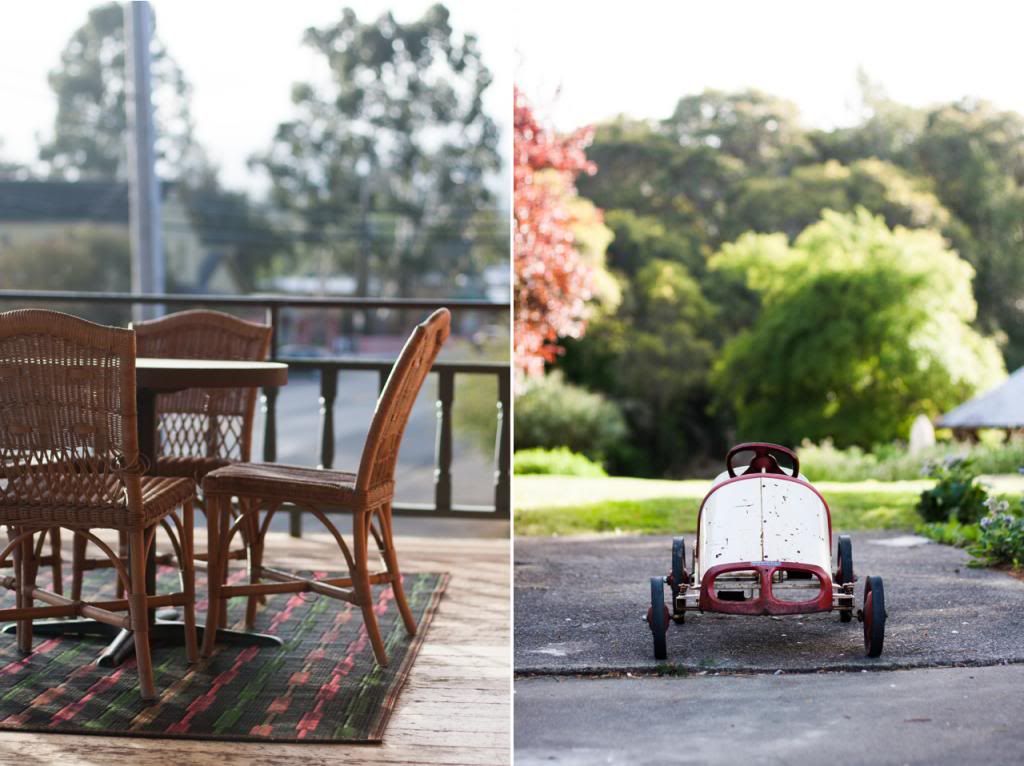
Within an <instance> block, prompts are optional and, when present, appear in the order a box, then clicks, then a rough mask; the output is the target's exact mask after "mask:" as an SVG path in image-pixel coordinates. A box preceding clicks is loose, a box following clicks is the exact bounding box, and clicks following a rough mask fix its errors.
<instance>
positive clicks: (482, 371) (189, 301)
mask: <svg viewBox="0 0 1024 766" xmlns="http://www.w3.org/2000/svg"><path fill="white" fill-rule="evenodd" d="M10 303H15V304H18V303H21V304H25V303H31V304H34V305H39V304H57V305H59V304H68V303H85V304H105V305H111V304H122V305H128V306H136V305H144V304H159V305H163V306H174V307H181V308H185V307H196V306H221V307H236V308H246V309H249V310H262V311H263V312H264V314H265V317H266V319H265V321H266V322H267V323H268V324H270V325H271V326H272V327H273V328H274V331H273V335H272V342H271V358H272V359H273V360H275V361H279V362H285V363H287V364H288V366H289V367H290V368H291V369H293V370H295V371H299V370H315V371H316V372H317V373H318V374H319V378H320V436H319V456H320V465H321V466H322V467H324V468H331V467H333V464H334V403H335V400H336V398H337V392H338V374H339V372H341V371H362V372H376V373H377V375H378V380H379V386H378V388H382V387H383V385H384V381H385V380H387V376H388V373H389V372H390V370H391V366H392V364H393V363H394V360H376V359H364V358H345V357H338V358H323V359H321V358H316V359H306V358H303V359H296V358H289V357H285V356H281V355H280V354H279V347H280V338H279V334H278V330H279V328H280V326H281V311H282V310H283V309H287V308H296V309H345V310H350V311H375V310H379V309H391V310H417V311H433V310H434V309H437V308H441V307H442V306H444V307H447V308H448V309H450V310H451V311H452V313H453V317H454V318H455V319H456V320H457V319H458V316H459V313H460V312H465V311H474V312H483V313H488V314H498V315H500V314H502V313H504V314H508V311H509V307H508V305H507V304H504V303H493V302H490V301H481V300H421V299H400V298H392V299H376V298H285V297H281V296H276V295H273V296H271V295H267V296H264V295H247V296H227V295H133V294H129V293H92V292H65V291H42V290H0V307H3V308H4V309H6V308H7V307H8V304H10ZM431 373H432V374H433V375H436V376H437V383H438V386H437V392H438V393H437V401H436V404H435V408H436V413H437V427H436V429H437V430H436V442H435V450H434V497H433V501H432V502H420V503H396V504H395V506H394V512H395V513H398V514H409V515H426V516H430V517H449V518H450V517H456V518H483V519H508V518H509V512H510V487H511V485H510V477H509V468H510V465H509V464H510V462H511V438H510V435H511V428H510V426H511V424H510V422H509V418H510V413H511V409H510V402H511V373H510V369H509V365H508V364H507V363H501V362H436V363H435V364H434V367H433V369H432V371H431ZM459 375H488V376H494V377H495V378H496V379H497V384H498V385H497V390H498V396H497V402H496V405H495V418H496V427H497V428H496V439H495V449H494V503H493V505H459V504H455V503H453V502H452V447H453V441H452V405H453V403H454V401H455V380H456V376H459ZM278 393H279V392H278V389H277V388H266V389H264V390H263V397H262V403H263V413H264V415H265V418H264V432H263V460H264V461H265V462H274V461H275V460H276V459H277V398H278ZM290 531H291V533H292V535H294V536H300V535H301V534H302V514H301V511H300V510H299V509H292V511H291V516H290Z"/></svg>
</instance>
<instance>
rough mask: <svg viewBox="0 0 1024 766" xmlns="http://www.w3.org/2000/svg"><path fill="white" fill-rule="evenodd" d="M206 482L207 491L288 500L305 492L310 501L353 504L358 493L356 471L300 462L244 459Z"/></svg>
mask: <svg viewBox="0 0 1024 766" xmlns="http://www.w3.org/2000/svg"><path fill="white" fill-rule="evenodd" d="M203 486H204V489H205V491H207V492H217V493H220V494H227V495H232V496H234V497H238V496H239V495H256V496H258V497H262V498H266V499H268V500H271V499H273V500H285V501H287V500H290V499H291V498H293V497H296V496H298V495H301V497H302V498H304V499H305V500H306V501H307V502H310V503H340V504H342V505H349V504H351V502H352V500H353V498H354V496H355V491H356V475H355V474H354V473H346V472H344V471H327V470H324V469H322V468H305V467H302V466H297V465H281V464H277V463H241V464H235V465H230V466H227V467H225V468H221V469H219V470H218V471H216V472H215V473H214V474H213V475H211V476H209V477H207V479H206V481H204V483H203Z"/></svg>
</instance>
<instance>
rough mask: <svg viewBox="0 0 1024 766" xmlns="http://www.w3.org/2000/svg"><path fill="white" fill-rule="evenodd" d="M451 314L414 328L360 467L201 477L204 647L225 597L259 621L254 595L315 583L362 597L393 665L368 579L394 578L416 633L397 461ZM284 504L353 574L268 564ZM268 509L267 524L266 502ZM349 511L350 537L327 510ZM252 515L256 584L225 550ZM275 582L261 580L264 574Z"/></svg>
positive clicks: (259, 469) (249, 468)
mask: <svg viewBox="0 0 1024 766" xmlns="http://www.w3.org/2000/svg"><path fill="white" fill-rule="evenodd" d="M450 321H451V318H450V314H449V313H448V310H447V309H440V310H438V311H436V312H434V313H433V314H432V315H431V316H430V317H429V318H428V319H427V320H426V321H425V322H423V323H422V324H420V325H418V326H417V327H416V329H415V330H414V331H413V333H412V335H411V336H410V338H409V340H408V341H407V342H406V344H405V347H404V348H403V349H402V353H401V355H400V356H399V357H398V360H397V361H396V362H395V365H394V367H393V368H392V370H391V374H390V376H389V377H388V380H387V383H386V384H385V386H384V390H383V391H382V392H381V395H380V398H379V399H378V400H377V409H376V412H375V413H374V416H373V421H372V423H371V425H370V431H369V433H368V435H367V437H366V443H365V445H364V447H363V455H362V459H361V460H360V463H359V470H358V472H357V473H344V472H341V471H330V470H320V469H314V468H299V467H296V466H287V465H275V464H235V465H231V466H227V467H225V468H219V469H217V470H216V471H213V472H211V473H208V474H207V475H206V478H205V479H204V480H203V491H204V493H205V494H206V498H207V503H208V506H207V517H208V520H209V534H210V552H211V556H210V561H209V567H210V590H209V598H210V609H209V612H208V615H209V616H208V618H207V623H206V630H205V633H204V638H203V654H204V656H209V654H210V653H211V652H212V651H213V648H214V641H215V640H216V628H217V627H218V625H217V622H218V621H220V620H222V619H223V614H224V612H225V611H226V610H225V606H226V602H227V599H229V598H231V597H233V596H247V597H248V599H249V601H248V606H247V609H246V628H247V629H248V630H251V629H252V625H253V619H254V617H255V613H256V602H255V597H256V596H259V595H262V594H268V593H290V592H298V591H312V592H314V593H319V594H321V595H324V596H329V597H331V598H337V599H341V600H343V601H347V602H349V603H352V604H356V605H358V606H359V607H360V608H361V610H362V612H363V620H364V622H365V623H366V631H367V634H368V635H369V638H370V642H371V644H372V645H373V652H374V655H375V657H376V659H377V662H378V663H380V664H381V665H386V664H387V654H386V653H385V651H384V642H383V640H382V639H381V635H380V629H379V627H378V625H377V618H376V615H375V614H374V611H373V607H374V604H373V594H372V592H371V587H370V586H371V585H378V584H386V583H390V584H391V586H392V588H393V589H394V595H395V602H396V603H397V605H398V609H399V611H400V612H401V615H402V620H403V621H404V623H405V627H406V630H408V632H409V633H410V634H415V632H416V621H415V620H414V619H413V616H412V612H411V611H410V610H409V605H408V603H407V602H406V600H405V592H404V590H403V588H402V575H401V572H400V571H399V568H398V557H397V555H396V553H395V547H394V541H393V538H392V528H391V502H392V499H393V497H394V490H395V485H394V474H395V463H396V462H397V460H398V448H399V445H400V444H401V441H402V433H403V432H404V430H405V426H406V423H407V422H408V420H409V413H410V411H411V410H412V406H413V402H414V401H415V399H416V396H417V394H418V393H419V391H420V388H421V387H422V385H423V381H424V380H425V379H426V376H427V373H428V372H430V367H431V365H432V364H433V363H434V359H435V358H436V357H437V354H438V352H439V351H440V350H441V346H442V344H443V343H444V342H445V340H446V339H447V337H448V332H449V325H450ZM233 497H236V498H238V499H239V501H240V507H241V509H242V516H241V517H240V518H238V519H235V520H234V521H233V522H232V515H231V499H232V498H233ZM284 503H292V504H294V505H298V506H301V507H304V508H306V509H308V510H309V511H310V512H311V513H312V514H313V515H314V516H315V517H316V518H317V519H319V520H320V523H322V524H323V525H324V526H325V527H327V529H328V530H330V532H331V534H332V535H333V536H334V538H335V540H336V541H337V543H338V546H339V548H340V549H341V553H342V556H343V557H344V560H345V563H346V564H347V566H348V570H349V576H348V577H336V578H327V579H323V580H312V579H304V578H302V577H299V576H297V575H295V574H291V573H289V572H283V571H281V570H278V569H273V568H271V567H265V566H263V545H264V539H265V536H266V532H267V529H268V528H269V526H270V520H271V518H272V517H273V515H274V513H275V512H276V511H277V509H278V508H279V507H280V506H281V505H282V504H284ZM261 509H262V510H265V511H266V515H265V516H264V518H263V520H262V523H260V521H259V513H260V510H261ZM328 510H330V511H337V510H344V511H348V512H349V513H351V514H352V516H353V522H352V527H353V533H352V537H353V546H352V549H351V551H350V550H349V548H348V546H347V544H346V542H345V539H344V538H343V537H342V535H341V534H340V533H339V532H338V530H337V528H336V527H335V526H334V525H333V524H332V523H331V521H330V520H329V519H328V517H327V514H326V511H328ZM246 517H250V518H252V519H253V521H252V522H251V526H250V527H249V528H250V529H256V530H257V534H256V535H254V536H253V537H251V538H250V539H249V541H248V548H249V562H248V564H249V584H248V585H233V586H227V585H223V584H222V583H223V582H224V581H225V579H226V578H225V575H226V571H227V570H226V567H227V562H228V559H227V551H228V550H229V547H230V543H231V538H232V537H233V536H234V534H235V533H236V532H238V531H239V530H240V529H241V528H243V525H244V524H245V521H244V519H245V518H246ZM371 535H372V536H373V538H374V540H375V541H376V543H377V547H378V549H379V551H380V553H381V557H382V559H383V563H384V565H385V569H384V570H382V571H378V572H372V573H371V572H370V571H369V567H368V564H367V551H368V547H369V538H370V536H371ZM264 579H265V580H273V581H275V582H267V583H261V582H260V581H261V580H264Z"/></svg>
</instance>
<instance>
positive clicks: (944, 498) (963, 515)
mask: <svg viewBox="0 0 1024 766" xmlns="http://www.w3.org/2000/svg"><path fill="white" fill-rule="evenodd" d="M925 471H927V474H928V476H930V477H931V478H933V479H937V482H936V484H935V486H934V487H932V488H931V489H926V490H925V491H924V492H922V493H921V499H920V500H919V501H918V503H917V511H918V513H920V514H921V517H922V518H923V519H924V520H925V521H927V522H946V521H954V520H955V521H959V522H960V523H961V524H973V523H975V522H977V521H978V520H979V519H980V518H981V517H982V516H984V515H985V511H986V501H987V500H988V492H987V491H986V490H985V488H984V487H983V486H982V485H981V484H979V483H977V478H978V471H977V469H976V468H975V466H974V462H973V461H972V460H971V459H970V458H947V459H946V460H942V461H930V462H928V463H926V464H925Z"/></svg>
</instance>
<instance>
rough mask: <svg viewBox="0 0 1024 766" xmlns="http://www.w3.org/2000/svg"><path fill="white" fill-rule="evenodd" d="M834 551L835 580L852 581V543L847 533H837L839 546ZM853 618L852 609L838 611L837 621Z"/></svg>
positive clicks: (840, 581) (842, 583)
mask: <svg viewBox="0 0 1024 766" xmlns="http://www.w3.org/2000/svg"><path fill="white" fill-rule="evenodd" d="M838 548H839V549H838V551H837V553H836V580H837V582H838V583H839V584H840V585H846V584H847V583H851V582H853V543H852V542H850V536H849V535H839V546H838ZM852 619H853V610H852V609H851V610H849V611H845V612H840V613H839V621H840V622H849V621H850V620H852Z"/></svg>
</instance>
